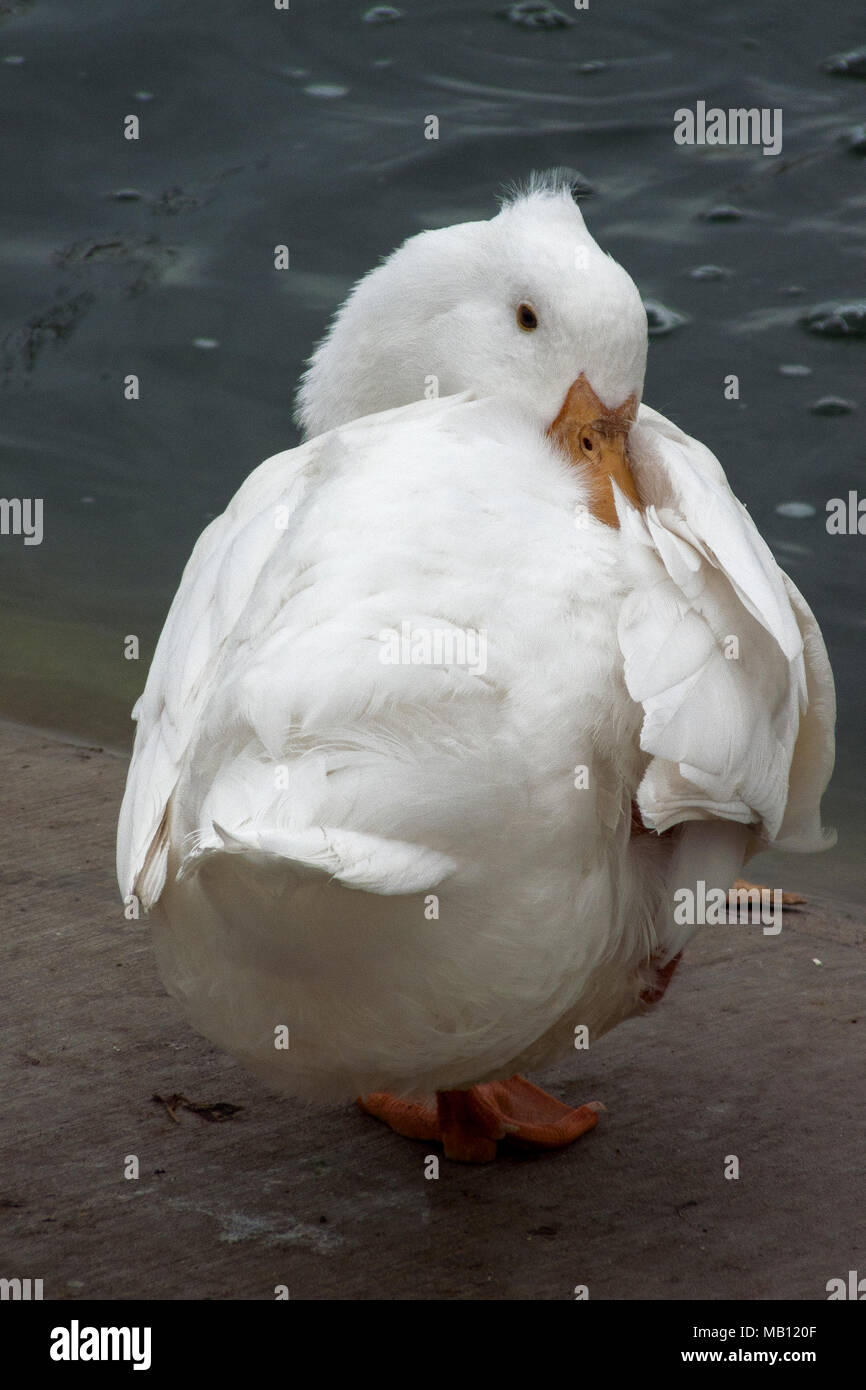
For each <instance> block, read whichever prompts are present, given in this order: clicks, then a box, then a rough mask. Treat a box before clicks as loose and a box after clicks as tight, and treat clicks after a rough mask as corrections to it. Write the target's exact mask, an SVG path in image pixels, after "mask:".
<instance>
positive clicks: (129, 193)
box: [105, 188, 144, 203]
mask: <svg viewBox="0 0 866 1390" xmlns="http://www.w3.org/2000/svg"><path fill="white" fill-rule="evenodd" d="M105 196H106V198H113V199H114V201H115V203H137V202H138V200H139V198H142V197H143V196H144V195H143V194H142V193H141V192H140V191H139V190H138V189H137V188H115V189H114V190H113V191H112V192H111V193H106V195H105Z"/></svg>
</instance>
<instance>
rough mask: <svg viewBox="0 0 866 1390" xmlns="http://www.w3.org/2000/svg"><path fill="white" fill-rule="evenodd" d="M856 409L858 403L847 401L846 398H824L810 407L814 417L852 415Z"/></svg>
mask: <svg viewBox="0 0 866 1390" xmlns="http://www.w3.org/2000/svg"><path fill="white" fill-rule="evenodd" d="M856 409H857V404H856V402H855V401H846V400H845V398H844V396H822V397H821V399H820V400H818V401H813V402H812V404H811V405H810V406H809V410H810V411H811V412H812V414H813V415H850V414H851V412H852V411H854V410H856Z"/></svg>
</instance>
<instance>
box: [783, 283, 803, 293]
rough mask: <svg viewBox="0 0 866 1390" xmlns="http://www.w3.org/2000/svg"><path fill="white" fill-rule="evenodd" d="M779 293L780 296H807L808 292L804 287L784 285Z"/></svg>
mask: <svg viewBox="0 0 866 1390" xmlns="http://www.w3.org/2000/svg"><path fill="white" fill-rule="evenodd" d="M779 293H780V294H805V293H806V291H805V289H804V287H803V286H802V285H783V286H782V288H781V289H780V291H779Z"/></svg>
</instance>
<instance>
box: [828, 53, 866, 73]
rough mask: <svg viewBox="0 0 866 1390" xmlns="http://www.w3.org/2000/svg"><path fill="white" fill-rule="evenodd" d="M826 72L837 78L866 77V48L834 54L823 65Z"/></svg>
mask: <svg viewBox="0 0 866 1390" xmlns="http://www.w3.org/2000/svg"><path fill="white" fill-rule="evenodd" d="M822 66H823V68H824V71H825V72H832V73H835V74H836V76H837V77H866V48H852V50H851V52H850V53H834V54H833V57H832V58H827V59H826V60H825V61H824V63H823V64H822Z"/></svg>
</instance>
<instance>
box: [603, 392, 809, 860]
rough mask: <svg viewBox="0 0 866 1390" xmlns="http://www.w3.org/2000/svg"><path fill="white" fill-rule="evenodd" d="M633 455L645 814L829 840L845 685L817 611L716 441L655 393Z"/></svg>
mask: <svg viewBox="0 0 866 1390" xmlns="http://www.w3.org/2000/svg"><path fill="white" fill-rule="evenodd" d="M629 454H630V459H631V463H632V468H633V473H634V477H635V480H636V483H637V487H638V491H639V493H640V495H641V498H642V500H643V502H644V504H645V505H644V511H643V513H641V512H639V511H637V510H636V509H635V508H634V507H633V506H631V504H630V503H628V501H627V500H626V499H625V498H624V497H623V495H622V494H621V493H620V494H619V497H618V499H617V506H618V511H619V515H620V524H621V527H622V530H623V535H624V536H625V537H628V538H629V539H630V541H631V542H632V544H631V545H630V546H629V547H628V552H629V556H630V560H631V563H632V564H633V565H634V568H635V579H636V582H635V585H634V588H633V591H632V592H631V594H630V595H629V597H628V598H627V599H626V601H625V604H624V605H623V608H622V611H621V616H620V622H619V630H618V636H619V642H620V647H621V650H622V652H623V656H624V659H625V679H626V684H627V686H628V690H629V693H630V694H631V696H632V698H633V699H634V700H636V701H638V702H639V703H640V704H641V705H642V706H643V709H644V721H643V727H642V730H641V736H640V737H641V747H642V749H643V750H644V752H646V753H648V754H649V755H650V762H649V765H648V767H647V770H646V773H645V775H644V777H643V780H642V782H641V785H640V788H639V790H638V796H637V802H638V806H639V809H640V811H641V815H642V817H643V819H644V822H645V823H646V824H647V825H648V826H650V827H652V828H653V829H656V830H658V831H659V832H661V831H664V830H666V829H668V828H669V827H670V826H672V825H676V824H678V823H680V822H684V821H690V820H705V819H721V820H727V821H733V822H737V823H739V824H741V825H744V826H746V825H748V826H751V827H752V828H753V830H754V831H755V832H756V834H757V836H758V840H759V842H760V843H761V844H774V845H776V846H778V847H779V848H783V849H790V850H804V851H812V850H818V849H825V848H828V847H829V846H830V845H831V844H833V843H834V841H835V835H834V834H833V833H832V832H829V831H826V830H824V829H822V826H821V818H820V802H821V796H822V794H823V792H824V789H825V788H826V785H827V782H828V781H829V778H830V773H831V771H832V768H833V754H834V735H833V728H834V721H835V693H834V686H833V676H832V672H831V669H830V663H829V661H828V658H827V652H826V648H825V646H824V641H823V638H822V636H821V632H820V629H819V627H818V624H817V622H816V621H815V618H814V615H813V614H812V612H811V610H810V608H809V606H808V604H807V603H806V601H805V599H804V598H803V596H802V594H800V592H799V590H798V589H797V587H796V585H795V584H794V583H793V582H792V580H791V579H790V578H789V577H788V576H787V575H786V574H785V573H784V572H783V571H782V570H781V569H780V568H779V566H778V565H777V564H776V561H775V559H774V558H773V555H772V553H771V551H770V549H769V547H768V546H767V544H766V542H765V541H764V540H763V539H762V537H761V536H760V534H759V532H758V530H757V528H756V527H755V524H754V522H753V521H752V519H751V517H750V516H749V513H748V511H747V510H746V508H745V507H744V506H743V504H742V503H741V502H740V501H738V499H737V498H736V497H735V496H734V494H733V493H732V491H731V489H730V487H729V486H728V482H727V479H726V477H725V474H724V471H723V469H722V467H721V464H720V463H719V462H718V460H717V459H716V458H715V457H714V455H713V454H712V453H711V452H710V450H709V449H707V448H706V447H705V446H704V445H703V444H701V443H699V442H698V440H696V439H692V438H690V436H689V435H687V434H685V433H684V432H683V431H682V430H680V429H678V428H677V426H676V425H674V424H672V423H671V422H670V421H669V420H666V419H665V418H664V416H662V415H659V414H658V413H657V412H656V411H654V410H651V409H650V408H649V407H647V406H642V407H641V409H640V412H639V415H638V419H637V421H636V423H635V425H634V427H633V429H632V432H631V435H630V439H629Z"/></svg>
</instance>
